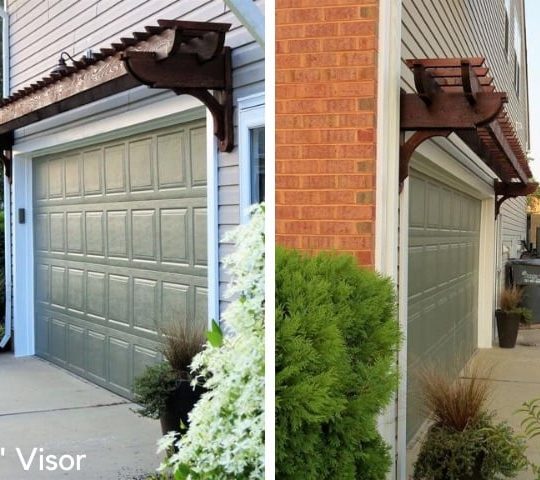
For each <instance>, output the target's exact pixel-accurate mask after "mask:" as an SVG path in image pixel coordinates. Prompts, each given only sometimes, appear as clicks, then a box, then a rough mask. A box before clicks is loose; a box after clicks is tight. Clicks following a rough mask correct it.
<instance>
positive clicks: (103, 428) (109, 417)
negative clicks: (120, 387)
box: [0, 353, 161, 480]
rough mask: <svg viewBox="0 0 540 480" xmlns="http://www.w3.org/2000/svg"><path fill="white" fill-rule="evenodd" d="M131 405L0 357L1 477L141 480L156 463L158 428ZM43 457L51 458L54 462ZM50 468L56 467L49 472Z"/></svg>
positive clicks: (59, 374) (49, 369)
mask: <svg viewBox="0 0 540 480" xmlns="http://www.w3.org/2000/svg"><path fill="white" fill-rule="evenodd" d="M133 408H135V405H134V404H133V403H130V402H128V401H127V400H126V399H124V398H122V397H119V396H117V395H115V394H113V393H111V392H109V391H107V390H104V389H102V388H100V387H97V386H95V385H93V384H91V383H88V382H86V381H84V380H82V379H80V378H78V377H76V376H74V375H71V374H70V373H68V372H66V371H65V370H62V369H60V368H57V367H56V366H53V365H51V364H49V363H47V362H45V361H42V360H39V359H37V358H22V359H15V358H13V356H12V355H10V354H6V353H2V354H0V479H2V480H4V479H6V480H34V479H36V480H41V479H46V480H54V479H66V478H69V479H81V480H100V479H103V480H133V479H137V480H139V479H142V478H145V477H146V474H148V473H152V472H153V471H155V468H156V467H157V465H158V464H159V458H158V457H157V456H156V454H155V450H156V440H157V439H158V438H159V437H160V435H161V431H160V428H159V422H158V421H155V420H149V419H146V418H141V417H139V416H137V415H136V414H135V413H133V412H132V411H131V409H133ZM34 449H35V450H34ZM41 449H42V450H41ZM33 452H34V457H33V459H32V453H33ZM47 455H54V456H55V458H49V460H52V462H47V459H46V456H47ZM63 455H65V457H63V458H61V457H62V456H63ZM83 455H86V457H82V456H83ZM77 456H79V461H78V463H79V465H80V470H79V471H77ZM42 459H43V467H40V462H41V461H42ZM31 460H32V461H31ZM54 463H56V464H57V468H56V469H55V470H54V471H50V470H47V467H49V469H53V468H54ZM23 464H27V467H28V470H26V471H25V469H24V466H23ZM71 466H72V468H70V469H69V467H71ZM62 467H64V468H65V469H69V471H64V470H62ZM41 470H44V471H41Z"/></svg>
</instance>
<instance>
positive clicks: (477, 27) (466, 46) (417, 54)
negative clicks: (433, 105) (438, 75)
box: [402, 0, 529, 248]
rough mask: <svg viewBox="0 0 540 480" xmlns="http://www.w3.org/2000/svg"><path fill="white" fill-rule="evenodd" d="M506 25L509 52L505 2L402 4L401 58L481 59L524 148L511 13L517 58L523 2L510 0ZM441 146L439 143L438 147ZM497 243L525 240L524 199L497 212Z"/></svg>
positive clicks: (523, 88) (419, 0)
mask: <svg viewBox="0 0 540 480" xmlns="http://www.w3.org/2000/svg"><path fill="white" fill-rule="evenodd" d="M511 3H512V11H511V15H510V21H509V28H510V32H509V53H508V54H506V53H505V49H504V12H505V6H504V0H475V1H473V2H454V1H453V2H448V1H446V0H403V34H402V58H403V59H406V58H422V57H424V58H425V57H434V58H438V57H443V58H444V57H465V56H481V57H485V58H486V63H487V66H488V67H489V68H490V73H491V75H492V76H493V78H494V83H495V86H496V87H497V89H498V90H499V91H505V92H507V94H508V99H509V103H508V105H507V110H508V112H509V113H510V116H511V118H512V119H513V121H514V125H515V127H516V128H515V129H516V132H517V134H518V136H519V139H520V140H521V142H522V145H523V146H524V148H525V149H528V141H529V140H528V121H527V118H528V111H527V108H528V104H527V81H526V61H525V58H522V61H521V65H522V67H521V70H522V72H521V82H520V95H519V98H518V96H517V94H516V88H515V85H514V60H513V51H514V15H517V17H518V18H519V20H520V24H521V28H522V35H521V38H522V48H521V51H522V55H525V52H526V48H525V34H524V25H525V21H524V7H523V0H512V2H511ZM402 83H403V87H404V88H405V89H406V90H408V91H412V90H413V88H414V83H413V78H412V74H411V72H410V71H409V69H408V68H407V67H406V66H405V64H403V65H402ZM442 144H444V143H442ZM501 221H502V241H503V242H504V244H505V245H507V246H508V247H509V248H511V245H512V242H514V244H515V242H516V241H519V240H521V239H525V232H526V214H525V208H524V201H523V200H514V201H508V202H506V203H505V205H504V207H503V209H502V216H501Z"/></svg>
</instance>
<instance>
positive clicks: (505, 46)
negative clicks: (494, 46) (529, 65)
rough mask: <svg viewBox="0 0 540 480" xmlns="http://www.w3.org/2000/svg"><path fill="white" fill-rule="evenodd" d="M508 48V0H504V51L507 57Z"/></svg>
mask: <svg viewBox="0 0 540 480" xmlns="http://www.w3.org/2000/svg"><path fill="white" fill-rule="evenodd" d="M509 49H510V0H505V1H504V52H505V53H506V58H507V59H508V51H509Z"/></svg>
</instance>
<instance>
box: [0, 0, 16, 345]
mask: <svg viewBox="0 0 540 480" xmlns="http://www.w3.org/2000/svg"><path fill="white" fill-rule="evenodd" d="M0 17H1V18H2V26H3V28H2V50H3V51H2V61H3V66H4V69H3V72H2V81H3V92H2V95H3V96H4V97H8V96H9V90H10V89H9V15H8V13H7V12H6V11H5V8H1V9H0ZM4 255H5V263H4V268H5V271H4V281H5V285H4V289H5V295H6V311H5V315H6V323H5V333H4V336H3V337H2V338H1V339H0V348H4V347H5V346H6V345H7V343H8V342H9V340H10V338H11V326H12V318H11V298H12V288H13V286H12V277H11V183H10V182H9V180H8V178H7V177H6V176H5V175H4Z"/></svg>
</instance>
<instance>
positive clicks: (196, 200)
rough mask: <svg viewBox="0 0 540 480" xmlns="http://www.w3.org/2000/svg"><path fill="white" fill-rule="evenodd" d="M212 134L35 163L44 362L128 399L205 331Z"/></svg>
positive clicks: (170, 136)
mask: <svg viewBox="0 0 540 480" xmlns="http://www.w3.org/2000/svg"><path fill="white" fill-rule="evenodd" d="M205 149H206V133H205V126H204V123H201V122H198V123H191V124H186V125H181V126H178V127H176V128H170V129H167V130H161V131H156V132H151V133H147V134H144V135H138V136H134V137H129V138H123V139H118V140H114V141H111V142H108V143H104V144H99V145H93V146H89V147H86V148H82V149H78V150H73V151H69V152H63V153H59V154H54V155H49V156H46V157H41V158H35V159H34V160H33V162H34V163H33V178H34V199H35V200H34V220H35V223H34V225H35V242H34V244H35V265H36V266H35V268H36V275H35V278H36V283H35V292H36V309H35V312H36V315H35V319H36V328H35V332H36V353H37V354H38V355H39V356H42V357H43V358H45V359H47V360H50V361H52V362H54V363H56V364H58V365H61V366H63V367H65V368H67V369H69V370H71V371H73V372H75V373H77V374H79V375H81V376H83V377H85V378H87V379H89V380H91V381H93V382H95V383H98V384H100V385H102V386H105V387H106V388H109V389H110V390H113V391H115V392H117V393H119V394H121V395H124V396H126V397H131V396H132V382H133V378H134V376H136V375H138V374H140V373H141V372H142V371H143V370H144V368H145V366H146V365H148V364H150V363H153V362H156V361H158V360H159V359H160V353H159V350H160V349H159V342H160V337H161V331H162V327H163V326H166V325H167V324H168V323H170V322H187V324H188V327H189V328H196V327H198V326H202V327H203V328H204V325H206V323H207V279H206V276H207V252H206V237H207V235H206V151H205Z"/></svg>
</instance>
